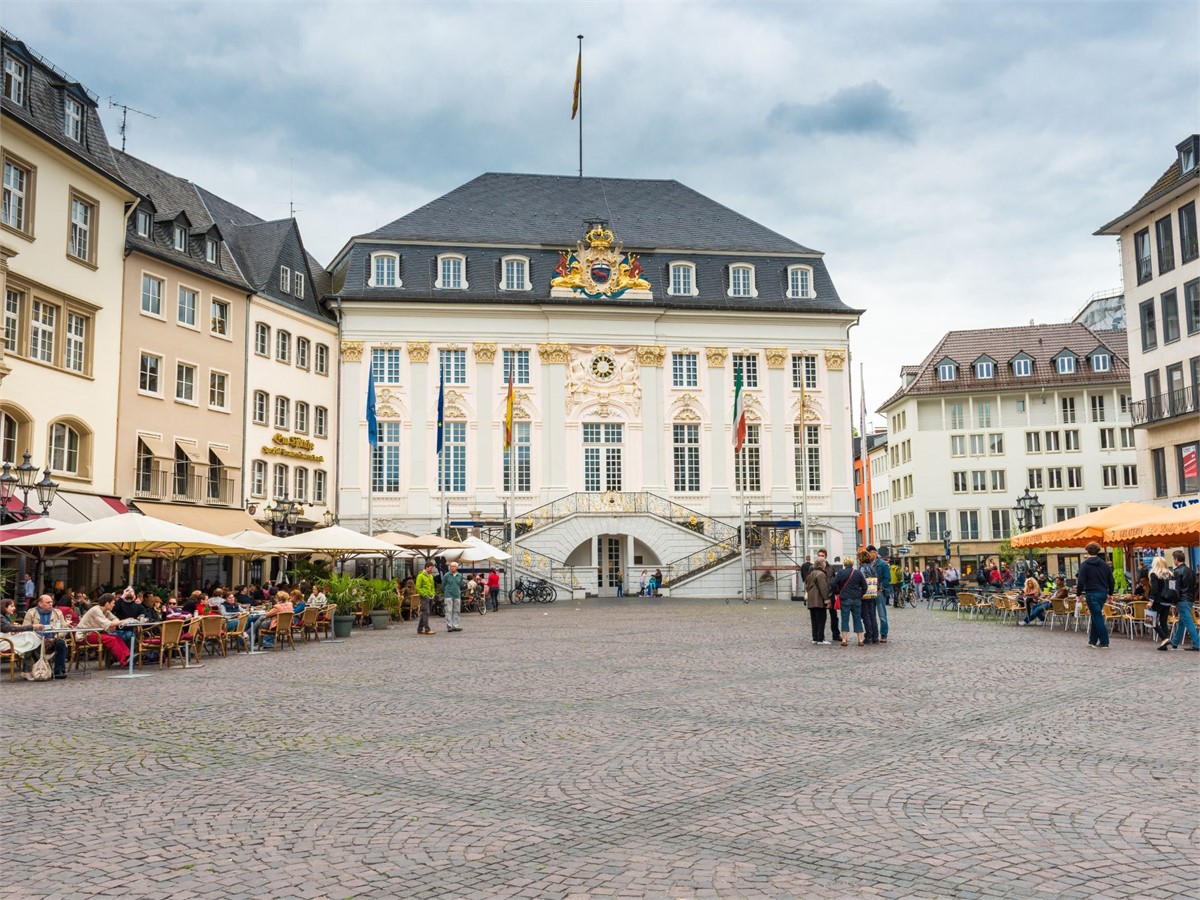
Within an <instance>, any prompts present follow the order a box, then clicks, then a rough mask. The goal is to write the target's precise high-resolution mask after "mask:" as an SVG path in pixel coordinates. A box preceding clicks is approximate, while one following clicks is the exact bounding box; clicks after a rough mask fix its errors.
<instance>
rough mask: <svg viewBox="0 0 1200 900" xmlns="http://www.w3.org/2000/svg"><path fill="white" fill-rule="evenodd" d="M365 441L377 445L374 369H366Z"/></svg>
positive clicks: (377, 421)
mask: <svg viewBox="0 0 1200 900" xmlns="http://www.w3.org/2000/svg"><path fill="white" fill-rule="evenodd" d="M367 443H369V444H370V445H371V446H372V447H378V446H379V419H378V418H376V416H375V371H374V369H368V370H367Z"/></svg>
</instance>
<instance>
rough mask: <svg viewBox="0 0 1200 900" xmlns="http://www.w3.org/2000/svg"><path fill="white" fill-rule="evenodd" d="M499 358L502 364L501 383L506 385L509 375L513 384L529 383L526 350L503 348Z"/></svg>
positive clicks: (527, 352) (527, 353)
mask: <svg viewBox="0 0 1200 900" xmlns="http://www.w3.org/2000/svg"><path fill="white" fill-rule="evenodd" d="M501 360H502V363H503V366H504V372H503V376H504V380H503V382H502V384H504V385H505V386H506V387H507V385H508V381H509V378H510V377H511V378H512V379H513V384H529V351H528V350H505V351H504V353H503V355H502V357H501Z"/></svg>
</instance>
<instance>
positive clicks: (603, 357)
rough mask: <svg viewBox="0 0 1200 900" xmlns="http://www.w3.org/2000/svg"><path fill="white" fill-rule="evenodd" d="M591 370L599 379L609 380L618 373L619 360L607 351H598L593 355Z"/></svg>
mask: <svg viewBox="0 0 1200 900" xmlns="http://www.w3.org/2000/svg"><path fill="white" fill-rule="evenodd" d="M591 370H592V376H593V377H594V378H595V379H596V380H597V381H608V380H609V379H610V378H612V377H613V376H614V375H616V374H617V361H616V360H615V359H613V358H612V356H610V355H609V354H607V353H597V354H596V355H595V356H593V357H592V365H591Z"/></svg>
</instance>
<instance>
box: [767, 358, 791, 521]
mask: <svg viewBox="0 0 1200 900" xmlns="http://www.w3.org/2000/svg"><path fill="white" fill-rule="evenodd" d="M764 355H765V356H766V358H767V397H766V404H765V406H766V408H767V416H766V419H767V420H766V422H764V423H763V438H762V443H763V445H764V447H765V446H766V445H767V443H768V440H767V438H768V436H769V438H770V453H771V455H770V465H771V469H770V472H767V471H766V470H765V469H764V471H763V479H764V485H763V486H764V487H765V488H767V491H766V493H767V496H768V497H770V505H771V506H772V507H776V506H780V507H788V506H790V505H791V502H792V495H793V493H794V491H793V488H794V487H795V478H794V477H793V474H794V470H793V472H789V471H788V463H789V462H791V459H792V453H791V447H790V446H789V445H790V443H791V438H792V428H791V424H790V423H789V422H788V421H787V400H788V396H789V390H788V383H787V374H788V373H787V369H786V368H785V366H786V363H787V356H788V354H787V350H785V349H784V348H782V347H767V348H766V350H765V351H764Z"/></svg>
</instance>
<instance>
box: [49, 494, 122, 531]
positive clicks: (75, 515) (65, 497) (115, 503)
mask: <svg viewBox="0 0 1200 900" xmlns="http://www.w3.org/2000/svg"><path fill="white" fill-rule="evenodd" d="M127 512H129V507H128V506H126V505H125V504H124V503H122V502H121V501H120V500H118V499H117V498H116V497H106V496H104V495H103V494H78V493H75V492H74V491H62V490H60V491H59V492H58V494H56V495H55V497H54V503H53V504H52V505H51V506H50V516H51V518H54V519H60V520H61V521H63V522H68V523H70V524H71V525H80V524H82V523H83V522H94V521H96V520H97V519H107V518H108V517H109V516H119V515H121V514H122V513H127Z"/></svg>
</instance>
